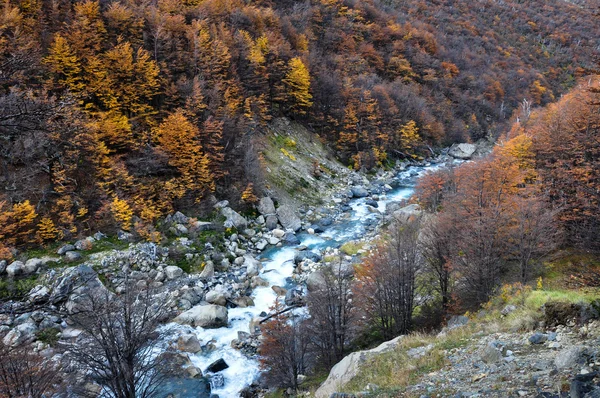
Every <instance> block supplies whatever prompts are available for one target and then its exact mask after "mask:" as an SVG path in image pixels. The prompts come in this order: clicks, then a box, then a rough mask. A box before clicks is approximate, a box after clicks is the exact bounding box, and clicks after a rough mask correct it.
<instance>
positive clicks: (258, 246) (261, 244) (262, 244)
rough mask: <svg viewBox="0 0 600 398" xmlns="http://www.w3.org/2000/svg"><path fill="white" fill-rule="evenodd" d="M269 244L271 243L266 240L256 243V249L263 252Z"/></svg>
mask: <svg viewBox="0 0 600 398" xmlns="http://www.w3.org/2000/svg"><path fill="white" fill-rule="evenodd" d="M268 244H269V243H268V242H267V241H266V240H264V239H261V240H259V241H258V242H256V244H255V245H254V247H256V250H260V251H262V250H265V248H266V247H267V245H268Z"/></svg>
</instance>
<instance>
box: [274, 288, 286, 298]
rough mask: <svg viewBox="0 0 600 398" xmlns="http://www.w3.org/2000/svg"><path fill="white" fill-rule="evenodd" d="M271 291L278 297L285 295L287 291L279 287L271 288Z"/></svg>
mask: <svg viewBox="0 0 600 398" xmlns="http://www.w3.org/2000/svg"><path fill="white" fill-rule="evenodd" d="M271 289H273V291H274V292H275V294H276V295H278V296H285V295H286V294H287V290H286V289H285V288H283V287H281V286H271Z"/></svg>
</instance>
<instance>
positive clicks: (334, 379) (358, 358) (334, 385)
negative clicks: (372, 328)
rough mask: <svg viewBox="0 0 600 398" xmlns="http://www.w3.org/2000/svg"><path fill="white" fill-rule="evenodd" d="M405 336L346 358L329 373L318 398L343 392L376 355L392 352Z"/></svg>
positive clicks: (317, 392) (327, 397) (325, 397)
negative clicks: (362, 367)
mask: <svg viewBox="0 0 600 398" xmlns="http://www.w3.org/2000/svg"><path fill="white" fill-rule="evenodd" d="M402 338H403V336H399V337H396V338H395V339H393V340H390V341H386V342H385V343H382V344H380V345H379V346H377V347H376V348H373V349H372V350H366V351H357V352H353V353H352V354H350V355H347V356H345V357H344V358H343V359H342V360H341V361H340V362H338V363H337V364H336V365H335V366H334V367H333V368H332V369H331V371H330V372H329V376H328V377H327V380H325V382H323V384H321V387H319V388H318V389H317V391H316V392H315V397H316V398H330V397H331V396H332V394H334V393H335V392H337V391H340V390H343V388H344V386H345V385H346V384H347V383H348V382H349V381H350V380H352V379H353V378H354V377H355V376H356V375H358V373H359V371H360V368H361V366H362V365H364V364H365V363H366V362H368V360H369V359H370V358H371V357H373V356H374V355H379V354H382V353H385V352H389V351H392V350H393V349H394V348H396V347H397V346H398V344H399V343H400V341H401V340H402Z"/></svg>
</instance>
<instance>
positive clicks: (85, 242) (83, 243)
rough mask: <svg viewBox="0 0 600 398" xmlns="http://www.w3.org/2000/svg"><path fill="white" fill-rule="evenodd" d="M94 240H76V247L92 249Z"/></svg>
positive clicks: (77, 248) (78, 248)
mask: <svg viewBox="0 0 600 398" xmlns="http://www.w3.org/2000/svg"><path fill="white" fill-rule="evenodd" d="M92 246H93V245H92V242H90V241H89V240H87V239H80V240H78V241H77V242H75V249H76V250H82V251H83V250H91V249H92Z"/></svg>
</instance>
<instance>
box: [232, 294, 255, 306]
mask: <svg viewBox="0 0 600 398" xmlns="http://www.w3.org/2000/svg"><path fill="white" fill-rule="evenodd" d="M231 302H232V303H233V304H235V305H236V307H240V308H246V307H251V306H253V305H254V300H252V297H248V296H241V297H238V298H235V299H233V300H231Z"/></svg>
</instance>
